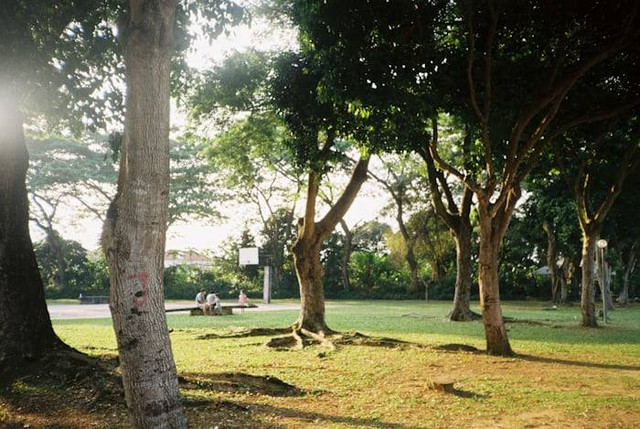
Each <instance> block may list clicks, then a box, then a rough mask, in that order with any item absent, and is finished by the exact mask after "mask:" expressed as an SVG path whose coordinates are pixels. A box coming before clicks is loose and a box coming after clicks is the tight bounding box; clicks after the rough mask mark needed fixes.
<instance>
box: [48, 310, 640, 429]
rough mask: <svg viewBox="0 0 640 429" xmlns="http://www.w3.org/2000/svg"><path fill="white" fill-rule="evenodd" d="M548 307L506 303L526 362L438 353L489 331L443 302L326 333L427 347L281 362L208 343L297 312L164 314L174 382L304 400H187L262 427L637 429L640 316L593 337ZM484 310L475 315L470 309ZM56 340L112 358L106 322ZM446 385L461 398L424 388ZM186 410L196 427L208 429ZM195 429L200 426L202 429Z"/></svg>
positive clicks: (250, 347) (236, 396)
mask: <svg viewBox="0 0 640 429" xmlns="http://www.w3.org/2000/svg"><path fill="white" fill-rule="evenodd" d="M548 307H549V305H548V304H547V303H536V302H514V303H510V302H507V303H504V306H503V313H504V315H505V316H507V317H510V318H514V319H515V320H516V322H513V323H509V324H508V327H509V336H510V340H511V344H512V347H513V348H514V350H515V351H516V352H517V353H518V354H519V355H520V357H516V358H501V357H494V356H488V355H485V354H472V353H462V352H459V353H447V352H442V351H437V350H434V349H433V348H432V347H431V346H435V345H438V344H447V343H463V344H468V345H472V346H475V347H477V348H479V349H483V348H484V346H485V339H484V330H483V327H482V323H481V322H479V321H477V322H470V323H452V322H449V321H447V320H446V319H445V316H446V314H447V312H448V311H449V310H450V303H448V302H428V303H426V302H417V301H369V302H362V301H335V302H329V303H328V305H327V323H328V325H329V326H330V327H331V328H333V329H335V330H338V331H342V332H346V331H358V332H361V333H364V334H368V335H371V336H376V337H381V336H384V337H393V338H397V339H402V340H407V341H411V342H414V343H418V344H420V345H423V346H427V347H421V348H418V347H411V348H406V349H387V348H379V347H364V346H345V347H341V348H339V349H338V350H337V351H335V352H326V351H325V352H324V353H320V352H321V351H322V349H321V348H320V347H309V348H306V349H304V350H289V351H276V350H273V349H270V348H267V347H265V346H264V344H265V342H266V340H267V338H266V337H247V338H236V339H209V340H201V339H198V336H200V335H202V334H205V333H217V334H220V333H225V332H230V331H233V330H237V329H241V328H253V327H271V328H281V327H286V326H290V325H291V324H292V323H293V322H294V321H295V320H296V318H297V316H298V312H297V311H294V310H288V311H268V312H256V313H251V312H246V313H245V314H235V315H233V316H225V317H192V316H188V315H175V314H169V315H168V317H167V319H168V323H169V327H170V328H171V329H172V330H173V332H172V333H171V341H172V346H173V351H174V356H175V360H176V364H177V367H178V371H179V372H180V373H181V374H186V375H188V376H193V375H198V377H204V378H208V379H215V377H216V374H218V373H221V372H243V373H249V374H253V375H269V376H275V377H278V378H280V379H282V380H284V381H286V382H287V383H290V384H293V385H295V386H297V387H299V388H301V389H303V390H304V391H305V392H307V394H306V395H305V396H302V397H292V398H278V397H270V396H265V395H255V394H244V393H228V392H227V393H225V392H218V391H212V390H207V389H204V388H203V389H195V390H194V389H189V390H188V391H185V392H184V393H185V395H187V396H188V397H190V398H207V399H211V400H225V401H234V402H238V403H242V404H256V405H258V404H259V410H260V411H255V413H256V416H255V419H257V420H256V421H257V422H260V423H261V424H277V425H282V426H292V427H308V426H309V425H311V426H320V427H388V426H390V425H393V424H395V425H400V426H399V427H442V426H451V425H454V426H460V425H465V424H466V425H468V424H471V423H472V422H473V423H474V424H476V425H480V426H484V427H490V426H496V425H502V426H503V427H523V426H526V425H528V424H540V421H544V422H545V423H546V424H548V425H550V426H552V427H553V426H578V427H581V426H585V425H588V424H589V423H590V422H592V421H594V419H597V421H599V422H602V425H601V426H603V427H606V426H622V427H632V426H634V425H638V424H640V307H639V306H637V305H636V306H631V307H628V308H623V309H617V310H615V311H614V312H613V314H612V320H611V323H609V324H607V325H603V326H601V327H599V328H597V329H586V328H580V327H579V326H578V322H579V317H580V311H579V307H577V306H573V307H564V306H561V307H559V308H558V309H557V310H552V311H547V310H543V309H544V308H548ZM474 309H475V310H476V311H479V309H478V308H474ZM54 326H55V329H56V332H57V333H58V334H59V335H60V337H61V338H62V339H63V340H64V341H66V342H67V343H69V344H70V345H72V346H74V347H76V348H78V349H80V350H82V351H85V352H87V353H90V354H95V355H103V354H107V355H109V354H114V353H116V352H117V350H116V342H115V338H114V335H113V330H112V327H111V321H110V320H109V319H94V320H57V321H54ZM441 375H445V376H447V377H451V378H452V379H453V380H454V381H455V382H456V385H455V386H456V388H457V389H459V391H460V392H462V394H461V395H457V396H456V395H446V394H441V393H437V392H433V391H431V390H429V389H428V386H427V381H428V380H430V379H431V378H432V377H435V376H441ZM206 412H207V411H206V410H200V411H199V409H196V410H192V411H190V418H191V419H192V421H193V422H199V421H204V420H205V419H206V418H205V416H203V415H200V413H206ZM196 427H197V426H196Z"/></svg>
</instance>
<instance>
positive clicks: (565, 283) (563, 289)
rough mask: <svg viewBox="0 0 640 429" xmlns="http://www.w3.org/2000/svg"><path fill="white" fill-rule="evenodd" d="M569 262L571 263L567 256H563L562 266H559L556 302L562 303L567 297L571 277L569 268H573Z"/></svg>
mask: <svg viewBox="0 0 640 429" xmlns="http://www.w3.org/2000/svg"><path fill="white" fill-rule="evenodd" d="M571 264H572V263H571V262H570V261H569V258H564V261H563V262H562V266H561V267H560V273H559V278H560V298H559V301H558V302H560V303H562V304H564V303H566V302H567V299H568V297H569V284H570V282H571V278H572V275H571V274H572V273H571V270H572V269H573V268H572V267H571Z"/></svg>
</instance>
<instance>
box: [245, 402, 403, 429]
mask: <svg viewBox="0 0 640 429" xmlns="http://www.w3.org/2000/svg"><path fill="white" fill-rule="evenodd" d="M250 407H251V409H252V410H253V413H254V414H255V413H264V414H267V415H276V416H278V417H281V418H292V419H299V420H302V421H303V422H306V423H307V424H308V426H309V427H326V426H327V425H328V424H344V425H349V426H353V427H361V428H391V429H411V428H414V427H415V426H410V425H405V424H401V423H390V422H385V421H380V420H379V419H376V418H363V417H347V416H334V415H330V414H323V413H318V412H312V411H301V410H295V409H291V408H284V407H276V406H273V405H267V404H251V405H250Z"/></svg>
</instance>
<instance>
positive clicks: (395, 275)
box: [35, 200, 640, 301]
mask: <svg viewBox="0 0 640 429" xmlns="http://www.w3.org/2000/svg"><path fill="white" fill-rule="evenodd" d="M535 204H536V201H535V200H530V201H528V202H527V203H526V204H525V205H523V207H522V209H521V210H520V216H518V217H516V218H515V219H514V220H513V224H512V227H511V228H510V230H509V233H508V234H507V236H506V238H505V245H504V246H503V248H502V258H501V261H500V268H501V269H500V280H501V282H502V284H504V285H506V287H505V288H504V289H503V291H502V293H503V297H504V298H505V299H511V300H522V299H531V298H534V299H542V300H549V299H551V298H552V295H551V294H552V290H551V284H550V283H551V281H550V278H549V276H548V275H540V274H536V270H537V269H538V268H539V267H540V266H543V265H544V262H542V261H544V260H545V257H546V255H545V253H544V252H545V249H546V246H547V243H546V235H545V232H544V231H543V229H542V228H541V227H540V226H539V219H536V218H535V217H533V216H526V215H527V213H529V214H530V212H532V211H533V210H534V206H535ZM424 217H425V213H423V212H420V213H417V214H416V215H414V218H412V219H414V220H415V222H411V221H410V222H409V225H413V224H415V225H423V223H422V222H418V221H423V220H424ZM434 219H435V218H434ZM569 220H570V219H568V220H567V224H570V222H569ZM441 228H442V227H441ZM423 229H424V228H423ZM612 229H613V228H612ZM424 230H425V231H423V233H425V234H427V233H428V232H429V230H426V229H424ZM444 232H446V230H444ZM614 232H615V231H613V230H612V231H611V233H612V234H613V233H614ZM351 234H352V237H351V245H350V248H351V254H350V258H349V264H348V267H347V273H348V283H346V282H345V278H344V276H343V273H344V271H343V264H344V251H345V243H346V235H345V233H343V232H341V231H336V232H334V233H333V234H332V235H331V237H330V238H329V240H327V243H326V244H325V246H324V247H323V250H322V254H321V255H322V263H323V267H324V270H325V272H324V284H325V294H326V296H327V298H331V299H425V295H426V288H427V287H428V298H429V299H436V300H450V299H452V297H453V292H454V287H455V269H456V267H455V248H454V244H453V242H452V240H451V239H450V238H449V237H448V235H447V234H438V235H436V237H435V238H438V239H440V240H441V243H438V245H439V247H441V248H442V249H443V253H442V255H437V257H438V258H440V259H441V260H440V261H437V260H435V259H434V254H433V252H432V249H431V248H430V247H427V245H426V244H424V243H426V242H427V241H428V240H429V239H433V238H434V237H421V238H422V242H423V244H424V245H422V246H418V251H417V256H418V260H419V262H420V267H421V269H420V272H419V276H420V280H421V285H422V287H421V288H420V289H419V290H412V289H411V287H410V272H409V267H408V265H407V263H406V260H405V258H404V252H405V251H406V250H405V246H404V243H403V241H402V237H401V236H400V233H399V232H396V233H394V232H393V231H392V230H391V228H390V226H389V225H386V224H384V223H380V222H377V221H369V222H366V223H362V224H360V225H358V226H356V227H355V228H354V229H353V231H351ZM54 235H55V239H56V240H57V245H55V246H52V245H51V240H47V239H44V240H42V241H40V242H38V243H36V245H35V251H36V256H37V258H38V263H39V265H40V270H41V275H42V277H43V282H44V284H45V294H46V296H47V298H50V299H51V298H77V297H78V295H79V294H83V295H108V293H109V277H108V273H107V269H106V263H105V260H104V257H103V256H102V254H101V252H99V251H93V252H90V251H87V250H86V249H84V248H83V247H82V245H81V244H80V243H78V242H76V241H72V240H65V239H64V238H62V237H61V236H60V235H59V234H58V233H55V234H54ZM561 237H563V240H565V238H566V242H565V241H562V242H561V243H560V246H561V247H562V248H563V249H567V250H566V251H565V254H567V255H568V256H567V258H572V259H573V262H571V261H569V263H570V264H578V266H579V261H580V241H579V233H578V231H569V232H568V233H567V234H563V235H562V236H561ZM281 244H282V249H281V250H282V252H283V254H284V257H283V258H281V259H280V260H281V261H282V263H281V265H280V266H279V267H276V269H275V270H274V271H275V273H276V274H275V275H274V290H273V297H274V298H298V297H299V296H300V292H299V287H298V283H297V279H296V275H295V271H294V269H293V261H292V257H291V254H290V253H289V252H288V251H287V250H286V243H281ZM254 245H255V239H254V237H252V236H251V234H250V233H249V232H248V231H244V232H243V233H242V234H241V236H240V237H238V238H237V239H229V240H227V241H226V242H224V243H223V245H222V246H221V247H220V248H219V249H218V254H217V255H215V256H213V257H212V258H211V259H212V261H213V265H212V266H211V267H208V268H203V267H200V266H197V265H188V264H181V265H174V266H171V267H167V268H165V297H166V298H167V299H192V298H193V297H194V296H195V295H196V293H197V292H198V291H199V290H200V289H201V288H205V289H207V290H211V291H217V292H218V293H219V294H220V296H221V297H222V298H223V299H236V297H237V295H238V292H239V290H240V289H244V290H245V291H247V294H248V295H249V297H251V298H253V299H260V298H261V297H262V284H263V270H262V268H258V267H239V266H238V263H237V261H238V248H239V247H242V246H254ZM269 256H270V255H269ZM608 259H609V261H610V263H611V264H612V266H613V271H614V272H615V275H614V276H613V278H612V289H613V291H614V293H617V291H618V290H619V289H620V288H621V287H622V282H623V273H624V272H625V264H624V255H623V254H622V253H621V252H618V251H616V249H615V248H614V249H613V250H612V251H610V252H609V254H608ZM434 267H437V268H434ZM475 275H476V274H475V273H474V280H475ZM579 284H580V279H579V269H578V270H576V267H575V266H574V267H572V273H571V278H570V279H569V289H568V291H569V296H568V299H569V301H575V300H578V299H579V293H580V288H579ZM477 294H478V290H477V284H476V282H475V281H474V286H473V289H472V298H474V299H477ZM629 294H630V296H631V297H636V296H638V294H640V275H638V273H637V272H636V271H634V272H633V273H631V275H630V278H629Z"/></svg>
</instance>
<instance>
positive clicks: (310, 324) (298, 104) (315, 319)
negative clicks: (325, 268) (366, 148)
mask: <svg viewBox="0 0 640 429" xmlns="http://www.w3.org/2000/svg"><path fill="white" fill-rule="evenodd" d="M321 73H322V72H321V70H320V69H318V68H317V65H316V64H315V63H314V60H313V57H312V56H310V55H308V56H305V55H304V54H301V55H298V54H294V53H287V54H283V55H282V56H281V57H280V58H279V59H278V60H277V62H276V64H275V76H274V78H273V80H272V81H271V94H272V97H273V100H274V104H275V106H276V108H277V111H278V112H279V113H280V115H281V116H282V118H283V120H284V122H285V123H286V124H287V126H288V127H289V129H290V131H291V133H292V135H293V139H292V140H291V146H292V150H293V152H294V155H295V158H294V159H295V160H296V162H297V163H298V165H300V166H302V167H303V168H304V170H305V171H306V174H307V187H306V191H307V192H306V202H305V206H304V212H303V213H304V214H303V217H302V218H300V219H299V221H298V236H297V239H296V241H295V243H294V244H293V247H292V252H293V260H294V266H295V268H296V274H297V277H298V283H299V285H300V301H301V309H300V316H299V318H298V320H297V322H296V324H295V329H296V331H297V332H299V333H301V334H304V335H310V336H314V335H316V334H320V335H321V336H322V335H324V334H329V333H331V332H332V330H331V329H329V327H328V326H327V325H326V321H325V303H324V291H323V287H322V265H321V263H320V249H321V246H322V243H323V242H324V241H325V239H327V237H329V235H330V234H331V232H332V231H333V230H334V229H335V227H336V225H337V224H338V223H339V222H340V219H342V218H343V217H344V215H345V214H346V212H347V211H348V210H349V208H350V207H351V204H352V203H353V201H354V200H355V198H356V196H357V194H358V191H359V190H360V187H361V186H362V184H363V183H364V181H365V180H366V179H367V169H368V165H369V154H368V153H367V152H364V153H362V154H361V155H360V158H359V160H358V161H357V162H356V164H355V165H354V167H353V171H352V175H351V178H350V179H349V181H348V183H347V184H346V186H345V188H344V190H343V192H342V194H341V195H340V196H339V197H338V198H337V200H336V201H335V203H334V204H333V206H332V207H331V208H330V209H329V211H328V212H327V213H326V214H325V215H324V216H323V217H322V219H320V220H318V221H316V215H317V213H316V211H317V210H316V205H317V203H318V199H319V191H320V184H321V181H322V178H323V177H325V176H326V174H327V173H328V171H329V169H330V168H331V164H332V161H334V160H336V159H339V156H340V152H341V151H344V150H345V149H346V148H345V147H344V146H345V145H340V144H339V143H340V140H339V139H338V138H339V135H340V133H342V134H343V135H346V133H347V132H348V131H349V128H347V127H349V125H350V124H345V123H344V122H342V120H343V119H344V118H345V117H346V115H344V107H345V106H344V105H340V104H334V103H331V102H327V101H323V100H322V98H321V97H319V94H318V93H317V90H318V82H319V80H320V79H319V78H320V75H321Z"/></svg>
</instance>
